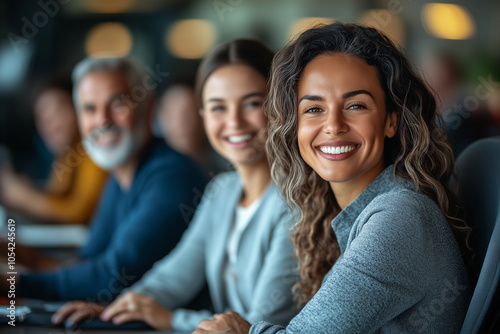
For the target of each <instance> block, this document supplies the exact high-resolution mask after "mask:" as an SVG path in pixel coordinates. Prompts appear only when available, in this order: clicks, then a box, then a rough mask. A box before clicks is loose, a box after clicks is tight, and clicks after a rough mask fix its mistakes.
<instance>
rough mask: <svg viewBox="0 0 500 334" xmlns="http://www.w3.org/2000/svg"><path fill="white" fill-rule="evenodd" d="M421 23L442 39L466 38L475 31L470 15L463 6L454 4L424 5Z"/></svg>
mask: <svg viewBox="0 0 500 334" xmlns="http://www.w3.org/2000/svg"><path fill="white" fill-rule="evenodd" d="M422 23H423V25H424V27H425V28H426V29H427V30H428V31H429V33H431V34H432V35H434V36H436V37H439V38H443V39H467V38H471V37H472V36H474V34H475V32H476V25H475V22H474V19H473V17H472V15H470V13H469V12H468V11H467V10H466V9H465V8H463V7H461V6H459V5H454V4H447V3H429V4H426V5H424V7H423V8H422Z"/></svg>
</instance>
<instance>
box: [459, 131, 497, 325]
mask: <svg viewBox="0 0 500 334" xmlns="http://www.w3.org/2000/svg"><path fill="white" fill-rule="evenodd" d="M456 170H457V174H458V182H459V185H460V188H459V196H460V200H461V201H462V204H463V205H464V207H465V211H466V217H467V218H466V219H467V222H468V223H469V225H470V226H471V227H472V229H473V230H472V236H471V239H472V240H471V243H472V246H473V247H474V249H475V251H476V258H475V264H476V265H477V267H478V268H480V271H479V277H478V280H477V284H476V287H475V289H474V293H473V296H472V299H471V302H470V305H469V309H468V311H467V315H466V317H465V321H464V323H463V326H462V331H461V333H462V334H475V333H494V332H495V333H500V332H499V331H498V326H500V323H499V314H500V304H499V303H498V301H499V297H498V296H499V293H500V291H499V290H500V288H499V282H500V137H490V138H485V139H480V140H478V141H476V142H474V143H472V144H470V145H469V146H468V147H467V148H466V149H465V150H464V151H463V153H462V154H461V155H460V156H459V157H458V159H457V163H456Z"/></svg>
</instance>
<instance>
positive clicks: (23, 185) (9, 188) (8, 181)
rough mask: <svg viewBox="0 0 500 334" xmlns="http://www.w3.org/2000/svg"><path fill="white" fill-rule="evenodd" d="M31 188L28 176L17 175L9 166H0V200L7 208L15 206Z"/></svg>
mask: <svg viewBox="0 0 500 334" xmlns="http://www.w3.org/2000/svg"><path fill="white" fill-rule="evenodd" d="M32 188H33V186H32V184H31V182H30V181H29V180H28V178H26V177H24V176H22V175H18V174H16V173H15V172H14V170H13V169H12V167H11V166H9V165H7V166H3V167H0V202H1V203H2V204H3V205H4V206H6V207H8V208H14V209H15V208H17V206H19V203H22V202H23V201H25V200H26V194H27V193H29V192H30V191H31V189H32Z"/></svg>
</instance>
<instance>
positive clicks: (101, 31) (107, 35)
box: [85, 22, 132, 57]
mask: <svg viewBox="0 0 500 334" xmlns="http://www.w3.org/2000/svg"><path fill="white" fill-rule="evenodd" d="M131 49H132V36H131V34H130V31H129V30H128V28H127V27H126V26H125V25H123V24H121V23H117V22H108V23H101V24H99V25H97V26H95V27H94V28H92V30H91V31H90V32H89V33H88V35H87V38H86V40H85V52H86V53H87V55H89V56H99V55H102V54H112V55H116V56H118V57H123V56H126V55H127V54H128V53H129V52H130V50H131Z"/></svg>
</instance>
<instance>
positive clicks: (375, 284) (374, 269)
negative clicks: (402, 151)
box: [250, 166, 471, 334]
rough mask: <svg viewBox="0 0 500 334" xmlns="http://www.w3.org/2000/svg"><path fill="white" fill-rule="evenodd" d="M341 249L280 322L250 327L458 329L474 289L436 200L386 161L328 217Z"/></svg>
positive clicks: (254, 329) (376, 330)
mask: <svg viewBox="0 0 500 334" xmlns="http://www.w3.org/2000/svg"><path fill="white" fill-rule="evenodd" d="M332 227H333V230H334V231H335V234H336V236H337V239H338V242H339V245H340V249H341V256H340V257H339V259H338V260H337V262H336V263H335V264H334V266H333V267H332V269H331V270H330V272H329V273H328V274H327V275H326V277H325V279H324V281H323V284H322V286H321V288H320V290H319V291H318V292H317V293H316V295H315V296H314V297H313V298H312V300H311V301H310V302H309V303H308V304H307V305H306V306H305V307H304V308H303V309H302V311H301V312H300V313H299V314H298V315H297V316H296V317H295V318H293V319H292V320H291V321H290V323H289V325H288V326H287V327H286V328H285V327H281V326H275V325H272V324H270V323H267V322H259V323H256V324H254V325H253V326H252V328H251V330H250V333H252V334H256V333H265V334H271V333H280V334H282V333H342V334H346V333H412V334H413V333H426V334H428V333H440V334H442V333H459V332H460V328H461V325H462V322H463V319H464V317H465V313H466V311H467V306H468V303H469V300H470V296H471V289H470V287H469V281H468V278H467V274H466V270H465V266H464V263H463V261H462V257H461V255H460V251H459V249H458V245H457V243H456V241H455V238H454V236H453V233H452V231H451V229H450V227H449V226H448V224H447V222H446V220H445V217H444V216H443V214H442V212H441V211H440V209H439V207H438V206H437V205H436V204H435V203H434V202H433V201H432V200H431V199H430V198H429V197H427V196H425V195H423V194H419V193H417V192H415V191H414V187H413V186H412V184H410V183H408V182H404V181H401V180H399V182H397V181H396V180H395V178H394V176H393V167H392V166H390V167H388V168H386V169H385V170H384V171H383V173H382V174H380V175H379V176H378V177H377V178H376V179H375V180H374V181H373V182H372V183H371V184H370V185H369V186H368V187H367V188H366V189H365V190H364V191H363V192H362V193H361V194H360V195H359V196H358V197H357V198H356V199H355V200H354V201H353V202H352V203H351V204H349V205H348V206H347V207H346V208H345V209H344V210H342V211H341V212H340V213H339V215H338V216H337V217H335V219H334V220H333V221H332Z"/></svg>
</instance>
